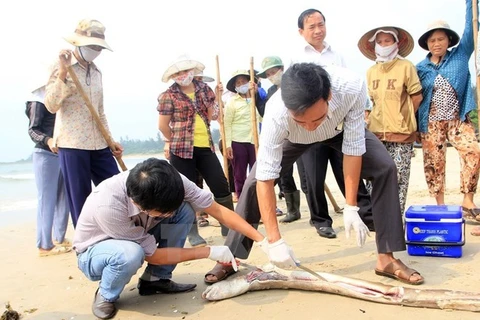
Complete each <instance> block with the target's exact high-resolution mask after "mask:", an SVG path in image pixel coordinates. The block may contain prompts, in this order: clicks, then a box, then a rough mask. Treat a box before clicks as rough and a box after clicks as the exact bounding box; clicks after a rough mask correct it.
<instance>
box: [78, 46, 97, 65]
mask: <svg viewBox="0 0 480 320" xmlns="http://www.w3.org/2000/svg"><path fill="white" fill-rule="evenodd" d="M78 51H79V52H80V56H81V57H82V59H83V60H85V61H86V62H92V61H93V60H95V58H96V57H98V56H99V55H100V53H102V50H100V51H96V50H93V49H92V48H89V47H78Z"/></svg>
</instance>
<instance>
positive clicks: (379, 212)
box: [225, 63, 423, 284]
mask: <svg viewBox="0 0 480 320" xmlns="http://www.w3.org/2000/svg"><path fill="white" fill-rule="evenodd" d="M327 71H328V73H327ZM366 92H367V90H366V85H365V81H364V80H363V78H361V77H360V76H358V75H357V74H355V73H353V72H351V71H349V70H348V69H345V68H340V67H335V66H327V67H324V68H323V67H321V66H319V65H317V64H313V63H298V64H294V65H292V66H291V67H290V68H289V69H288V70H287V71H286V72H285V73H284V75H283V77H282V85H281V89H280V90H279V91H278V92H277V93H275V94H274V95H273V96H272V98H271V99H270V100H269V102H268V103H269V106H268V108H266V112H265V116H264V118H263V124H264V125H263V130H262V134H261V135H260V146H259V150H258V157H257V162H256V164H255V166H254V167H253V168H252V171H251V172H250V174H249V176H248V178H247V181H246V182H245V185H244V189H243V193H242V197H241V198H240V200H239V202H238V205H237V210H236V212H237V213H239V214H240V215H242V216H243V217H244V218H245V219H246V220H247V221H249V222H250V223H252V224H255V223H257V222H258V221H259V219H260V218H261V219H262V221H263V224H264V226H265V229H266V232H267V238H268V242H269V244H268V255H269V258H270V261H271V262H272V263H274V264H275V265H277V266H278V267H280V268H294V267H296V265H297V263H299V262H298V260H296V258H295V256H294V255H293V252H292V250H291V249H290V247H289V246H288V245H287V244H286V242H285V240H284V239H282V237H281V234H280V230H279V226H278V222H277V218H276V215H275V208H276V199H275V191H274V185H275V180H276V179H278V178H279V177H280V176H281V175H282V173H283V172H285V171H287V170H288V169H289V168H290V167H291V166H292V165H293V163H294V162H295V161H296V160H297V159H298V157H300V156H301V155H302V154H303V153H304V152H305V151H306V150H307V149H308V148H309V147H310V146H312V145H313V144H314V143H316V142H321V143H322V144H325V145H327V146H329V147H332V148H334V149H336V150H339V151H341V152H342V153H343V157H344V159H343V170H344V176H345V193H346V194H345V198H346V205H345V208H344V212H343V218H344V224H345V232H346V236H347V238H348V237H349V234H350V231H352V230H353V231H354V232H355V234H356V240H357V245H358V246H360V247H361V246H363V245H364V243H365V240H366V236H367V235H369V231H368V228H367V227H366V226H365V224H364V223H363V222H362V220H361V219H360V217H359V215H358V209H359V208H358V207H357V200H356V199H357V191H358V183H359V181H360V178H362V179H370V180H372V182H373V190H372V204H373V220H374V223H375V229H376V235H375V236H376V244H377V252H378V255H377V262H376V268H375V273H376V274H378V275H382V276H387V277H391V278H394V279H397V280H399V281H402V282H406V283H409V284H420V283H423V277H422V276H421V275H420V273H418V272H417V271H415V270H413V269H410V268H408V267H407V266H406V265H404V264H403V263H402V262H401V261H400V260H398V259H395V258H394V256H393V252H396V251H404V250H405V249H406V246H405V238H404V230H403V222H402V215H401V213H400V202H399V198H398V183H397V172H396V167H395V164H394V162H393V160H392V158H391V157H390V155H389V154H388V152H387V151H386V149H385V148H384V147H383V145H382V143H381V142H380V141H379V140H378V139H377V138H376V137H375V136H374V135H373V134H372V133H371V132H369V131H367V130H365V126H364V106H365V101H366V100H367V96H366ZM225 244H226V245H228V246H229V247H230V249H231V250H232V253H233V254H234V255H235V256H236V257H239V258H246V257H248V253H249V251H250V249H251V246H252V241H251V240H248V239H246V238H245V237H244V236H242V235H240V234H238V233H236V232H230V233H229V235H228V237H227V240H226V243H225Z"/></svg>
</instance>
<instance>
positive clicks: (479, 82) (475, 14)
mask: <svg viewBox="0 0 480 320" xmlns="http://www.w3.org/2000/svg"><path fill="white" fill-rule="evenodd" d="M472 12H473V15H472V25H473V43H474V47H473V55H474V59H473V60H474V61H475V79H476V82H475V83H476V87H477V88H476V95H477V121H478V123H477V125H478V129H479V131H480V120H479V117H480V77H478V76H477V72H478V70H477V63H476V62H477V48H478V47H477V46H478V43H477V37H478V0H472Z"/></svg>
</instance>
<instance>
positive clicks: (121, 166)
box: [67, 65, 127, 171]
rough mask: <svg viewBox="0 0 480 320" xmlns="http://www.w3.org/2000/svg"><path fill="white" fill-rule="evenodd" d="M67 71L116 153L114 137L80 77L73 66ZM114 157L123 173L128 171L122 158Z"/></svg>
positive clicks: (104, 136)
mask: <svg viewBox="0 0 480 320" xmlns="http://www.w3.org/2000/svg"><path fill="white" fill-rule="evenodd" d="M67 70H68V73H69V74H70V77H71V78H72V80H73V82H74V83H75V86H76V87H77V90H78V92H79V93H80V95H81V96H82V98H83V100H84V101H85V103H86V104H87V107H88V110H90V113H91V114H92V117H93V120H94V121H95V123H96V124H97V127H98V129H99V130H100V132H101V133H102V136H103V138H104V139H105V141H106V142H107V144H108V147H109V148H110V150H112V151H115V150H116V148H115V144H114V142H113V140H112V137H110V134H109V133H108V132H107V130H106V129H105V127H104V126H103V123H102V121H101V120H100V117H99V116H98V113H97V111H96V110H95V108H94V107H93V105H92V103H91V102H90V99H89V98H88V96H87V94H86V93H85V91H84V90H83V87H82V85H81V84H80V81H78V77H77V75H76V74H75V71H74V70H73V68H72V66H71V65H70V66H68V67H67ZM114 157H115V158H116V159H117V162H118V165H119V166H120V168H122V170H123V171H127V166H126V165H125V163H124V162H123V160H122V156H115V155H114Z"/></svg>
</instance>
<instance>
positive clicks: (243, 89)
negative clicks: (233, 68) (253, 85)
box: [235, 83, 250, 94]
mask: <svg viewBox="0 0 480 320" xmlns="http://www.w3.org/2000/svg"><path fill="white" fill-rule="evenodd" d="M249 87H250V84H249V83H245V84H242V85H241V86H239V87H235V91H237V92H238V93H240V94H247V92H248V88H249Z"/></svg>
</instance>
